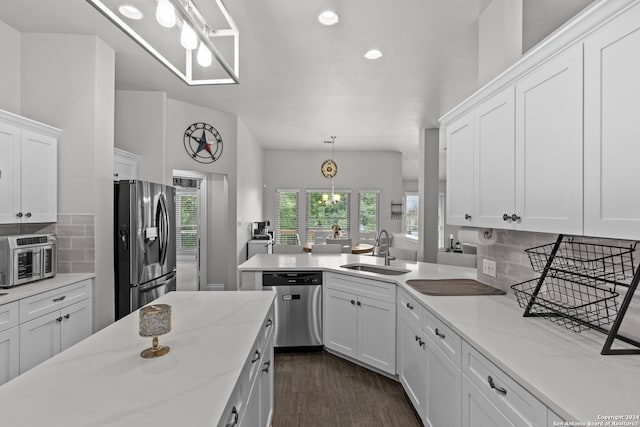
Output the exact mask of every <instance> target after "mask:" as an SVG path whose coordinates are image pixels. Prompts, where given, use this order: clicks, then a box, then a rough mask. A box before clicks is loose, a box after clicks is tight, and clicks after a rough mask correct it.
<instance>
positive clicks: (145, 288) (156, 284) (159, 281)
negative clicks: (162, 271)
mask: <svg viewBox="0 0 640 427" xmlns="http://www.w3.org/2000/svg"><path fill="white" fill-rule="evenodd" d="M175 278H176V273H175V272H171V273H169V274H167V275H166V276H163V277H161V278H159V279H156V280H152V281H151V282H149V283H145V284H144V285H140V286H138V287H137V289H138V292H147V291H150V290H152V289H155V288H158V287H160V286H165V285H166V284H167V283H168V282H171V281H172V280H174V279H175Z"/></svg>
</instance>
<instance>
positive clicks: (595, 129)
mask: <svg viewBox="0 0 640 427" xmlns="http://www.w3.org/2000/svg"><path fill="white" fill-rule="evenodd" d="M638 29H640V10H639V9H638V8H636V9H635V10H634V11H632V12H631V13H628V14H626V15H623V16H622V17H621V18H618V19H616V20H614V21H612V22H611V23H609V24H608V25H606V26H605V27H603V28H600V29H599V30H597V31H596V32H594V33H593V34H592V35H591V36H590V37H589V38H587V39H586V41H585V44H584V49H585V72H584V76H585V82H584V85H585V87H584V90H585V105H584V114H585V135H584V148H585V152H584V162H585V170H584V184H585V189H584V190H585V206H584V234H585V235H588V236H601V237H612V238H621V239H634V240H636V239H640V197H638V194H640V180H639V179H638V178H637V172H636V171H637V170H638V161H639V159H640V143H639V139H638V137H639V135H640V132H639V131H638V130H639V129H640V128H639V126H638V119H639V118H640V103H638V95H639V94H640V79H638V76H640V57H639V56H638V54H637V53H638V52H639V51H640V31H638Z"/></svg>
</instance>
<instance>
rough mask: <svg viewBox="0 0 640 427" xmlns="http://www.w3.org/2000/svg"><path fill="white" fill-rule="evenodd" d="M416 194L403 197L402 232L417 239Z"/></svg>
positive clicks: (417, 197)
mask: <svg viewBox="0 0 640 427" xmlns="http://www.w3.org/2000/svg"><path fill="white" fill-rule="evenodd" d="M419 202H420V196H419V195H418V193H405V195H404V232H405V233H406V234H407V235H409V236H413V237H416V238H417V237H418V232H419V231H420V222H419V221H420V219H419V213H420V210H419V206H420V205H419Z"/></svg>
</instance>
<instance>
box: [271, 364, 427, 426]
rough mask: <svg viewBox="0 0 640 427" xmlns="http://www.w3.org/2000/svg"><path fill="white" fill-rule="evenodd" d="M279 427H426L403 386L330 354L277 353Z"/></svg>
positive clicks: (275, 421)
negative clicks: (414, 409) (423, 425)
mask: <svg viewBox="0 0 640 427" xmlns="http://www.w3.org/2000/svg"><path fill="white" fill-rule="evenodd" d="M274 372H275V374H274V375H275V377H274V382H275V384H274V389H275V390H274V414H273V427H300V426H304V427H315V426H322V427H324V426H331V427H334V426H335V427H350V426H362V427H364V426H367V427H369V426H385V427H389V426H402V427H411V426H416V427H419V426H421V423H420V422H419V420H418V418H417V415H416V414H415V412H414V411H413V408H412V407H411V404H410V403H409V399H408V398H407V396H406V395H405V394H404V391H403V390H402V386H401V385H400V384H399V383H397V382H395V381H393V380H391V379H389V378H386V377H384V376H382V375H379V374H376V373H374V372H372V371H369V370H368V369H364V368H362V367H360V366H358V365H355V364H353V363H351V362H348V361H346V360H343V359H340V358H339V357H336V356H334V355H332V354H330V353H327V352H316V353H276V355H275V371H274Z"/></svg>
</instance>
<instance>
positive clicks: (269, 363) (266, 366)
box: [262, 360, 271, 374]
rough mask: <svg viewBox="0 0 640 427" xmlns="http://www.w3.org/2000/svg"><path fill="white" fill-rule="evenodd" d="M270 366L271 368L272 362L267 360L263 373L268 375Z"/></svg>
mask: <svg viewBox="0 0 640 427" xmlns="http://www.w3.org/2000/svg"><path fill="white" fill-rule="evenodd" d="M270 366H271V361H270V360H267V361H266V362H264V368H262V372H264V373H266V374H268V373H269V367H270Z"/></svg>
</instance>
